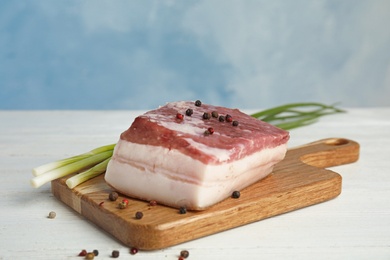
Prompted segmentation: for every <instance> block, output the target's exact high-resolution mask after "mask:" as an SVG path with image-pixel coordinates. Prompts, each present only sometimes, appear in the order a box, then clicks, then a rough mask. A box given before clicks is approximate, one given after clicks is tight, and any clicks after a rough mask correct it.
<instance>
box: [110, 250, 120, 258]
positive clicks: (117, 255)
mask: <svg viewBox="0 0 390 260" xmlns="http://www.w3.org/2000/svg"><path fill="white" fill-rule="evenodd" d="M111 256H112V257H113V258H118V257H119V251H118V250H113V251H112V253H111Z"/></svg>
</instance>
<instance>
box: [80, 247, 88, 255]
mask: <svg viewBox="0 0 390 260" xmlns="http://www.w3.org/2000/svg"><path fill="white" fill-rule="evenodd" d="M86 255H87V250H85V249H83V250H81V252H80V253H79V256H86Z"/></svg>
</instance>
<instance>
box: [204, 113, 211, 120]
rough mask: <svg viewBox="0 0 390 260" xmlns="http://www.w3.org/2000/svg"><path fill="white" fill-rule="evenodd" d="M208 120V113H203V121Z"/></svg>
mask: <svg viewBox="0 0 390 260" xmlns="http://www.w3.org/2000/svg"><path fill="white" fill-rule="evenodd" d="M210 118H211V115H210V113H208V112H204V113H203V119H210Z"/></svg>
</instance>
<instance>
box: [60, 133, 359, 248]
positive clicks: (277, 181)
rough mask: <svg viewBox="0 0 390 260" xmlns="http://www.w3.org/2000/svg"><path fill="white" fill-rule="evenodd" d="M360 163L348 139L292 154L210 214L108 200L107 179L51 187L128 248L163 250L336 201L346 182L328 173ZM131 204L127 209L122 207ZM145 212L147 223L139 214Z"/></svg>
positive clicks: (313, 145)
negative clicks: (182, 212)
mask: <svg viewBox="0 0 390 260" xmlns="http://www.w3.org/2000/svg"><path fill="white" fill-rule="evenodd" d="M358 158H359V144H358V143H356V142H354V141H352V140H348V139H344V138H329V139H324V140H320V141H317V142H314V143H310V144H307V145H304V146H300V147H296V148H293V149H290V150H289V151H288V152H287V154H286V158H285V159H284V160H283V161H282V162H280V163H279V164H277V165H276V166H275V168H274V171H273V173H272V174H271V175H270V176H268V177H267V178H265V179H263V180H261V181H259V182H257V183H255V184H253V185H251V186H250V187H248V188H246V189H244V190H242V191H241V197H240V198H239V199H232V198H229V199H227V200H225V201H223V202H221V203H219V204H217V205H215V206H213V207H211V208H209V209H207V210H205V211H199V212H187V214H179V212H178V210H177V209H173V208H169V207H165V206H162V205H157V206H150V205H149V203H148V202H145V201H140V200H135V199H130V198H127V197H125V196H120V197H119V199H118V200H117V201H116V202H112V201H110V200H108V194H109V193H110V192H111V191H112V189H111V188H110V187H109V186H108V185H107V184H106V183H105V182H104V179H103V176H99V177H96V178H94V179H92V180H89V181H88V182H85V183H83V184H82V185H79V186H78V187H76V188H74V189H73V190H70V189H68V188H67V186H66V184H65V181H66V179H67V177H65V178H61V179H58V180H55V181H52V193H53V194H54V196H56V197H57V198H58V199H60V200H61V201H63V202H64V203H65V204H67V205H69V206H70V207H71V208H72V209H74V210H76V211H77V212H78V213H80V214H81V215H83V216H84V217H85V218H87V219H88V220H90V221H92V222H93V223H95V224H96V225H97V226H98V227H100V228H102V229H104V230H105V231H107V232H108V233H110V234H111V235H113V236H114V237H115V238H117V239H118V240H120V241H121V242H123V243H124V244H125V245H127V246H129V247H137V248H139V249H143V250H155V249H162V248H166V247H168V246H172V245H176V244H179V243H182V242H185V241H189V240H193V239H197V238H200V237H203V236H207V235H212V234H215V233H218V232H221V231H224V230H228V229H231V228H235V227H239V226H242V225H245V224H248V223H252V222H255V221H259V220H262V219H265V218H269V217H272V216H275V215H279V214H282V213H286V212H289V211H292V210H296V209H300V208H303V207H307V206H310V205H314V204H317V203H320V202H324V201H327V200H330V199H332V198H335V197H337V196H338V195H339V194H340V193H341V182H342V178H341V176H340V175H339V174H337V173H335V172H333V171H330V170H326V169H324V168H325V167H331V166H336V165H341V164H347V163H352V162H355V161H356V160H358ZM123 198H126V199H128V200H129V206H128V207H127V208H126V209H119V208H118V202H119V201H121V200H122V199H123ZM137 211H141V212H143V214H144V216H143V218H142V219H136V218H135V213H136V212H137Z"/></svg>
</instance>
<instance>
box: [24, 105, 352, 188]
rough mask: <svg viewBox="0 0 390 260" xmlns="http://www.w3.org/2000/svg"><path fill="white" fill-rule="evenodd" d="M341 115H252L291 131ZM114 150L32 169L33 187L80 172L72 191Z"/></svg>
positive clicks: (311, 111)
mask: <svg viewBox="0 0 390 260" xmlns="http://www.w3.org/2000/svg"><path fill="white" fill-rule="evenodd" d="M342 112H345V111H343V110H341V109H338V108H336V107H335V106H334V105H331V106H329V105H324V104H321V103H314V102H310V103H292V104H287V105H282V106H277V107H274V108H270V109H266V110H263V111H260V112H257V113H254V114H251V116H252V117H255V118H258V119H260V120H262V121H265V122H268V123H271V124H273V125H275V126H277V127H279V128H282V129H285V130H290V129H294V128H297V127H303V126H307V125H309V124H313V123H315V122H317V120H318V118H320V117H322V116H325V115H331V114H336V113H342ZM114 147H115V144H110V145H105V146H101V147H98V148H96V149H93V150H91V151H89V152H87V153H83V154H80V155H77V156H73V157H69V158H66V159H62V160H59V161H56V162H52V163H48V164H45V165H42V166H39V167H36V168H34V169H33V175H34V176H35V177H34V178H33V179H31V185H32V186H33V187H35V188H38V187H40V186H42V185H43V184H45V183H47V182H50V181H52V180H55V179H57V178H61V177H64V176H67V175H70V174H76V173H78V174H76V175H74V176H72V177H71V178H69V179H68V180H67V181H66V184H67V186H68V187H69V188H70V189H73V188H74V187H76V186H77V185H79V184H81V183H83V182H85V181H87V180H89V179H91V178H94V177H96V176H98V175H100V174H102V173H104V172H105V171H106V168H107V164H108V162H109V161H110V159H111V156H112V153H113V150H114ZM81 171H82V172H81Z"/></svg>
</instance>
